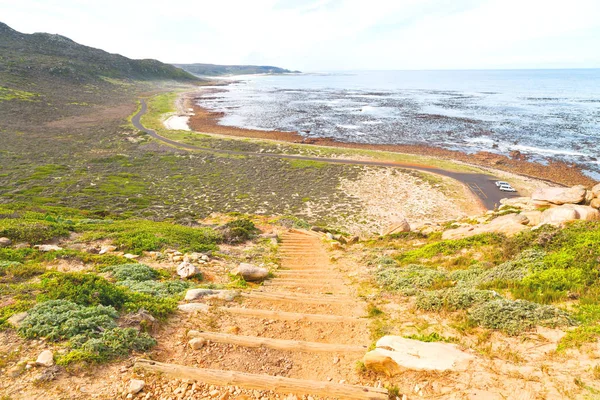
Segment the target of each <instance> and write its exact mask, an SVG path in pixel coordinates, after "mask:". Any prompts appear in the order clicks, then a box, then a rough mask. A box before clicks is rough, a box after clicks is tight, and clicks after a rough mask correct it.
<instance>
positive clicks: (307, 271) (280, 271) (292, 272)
mask: <svg viewBox="0 0 600 400" xmlns="http://www.w3.org/2000/svg"><path fill="white" fill-rule="evenodd" d="M275 274H276V275H279V274H281V275H297V274H306V275H308V274H325V275H327V274H332V275H334V274H337V272H336V271H335V270H333V269H323V268H311V269H309V268H305V269H278V270H277V271H275Z"/></svg>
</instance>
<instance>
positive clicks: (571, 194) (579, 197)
mask: <svg viewBox="0 0 600 400" xmlns="http://www.w3.org/2000/svg"><path fill="white" fill-rule="evenodd" d="M585 194H586V190H585V188H584V187H583V186H574V187H572V188H557V187H551V188H542V189H537V190H536V191H535V192H533V194H532V195H531V199H532V200H535V201H547V202H549V203H552V204H558V205H562V204H579V203H581V202H583V201H584V200H585Z"/></svg>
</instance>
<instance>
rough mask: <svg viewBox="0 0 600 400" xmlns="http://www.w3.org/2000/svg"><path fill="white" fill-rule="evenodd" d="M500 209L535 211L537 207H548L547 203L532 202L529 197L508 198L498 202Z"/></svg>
mask: <svg viewBox="0 0 600 400" xmlns="http://www.w3.org/2000/svg"><path fill="white" fill-rule="evenodd" d="M500 204H502V206H500V209H502V208H505V207H515V208H520V209H522V210H535V209H537V208H539V207H543V206H547V205H550V203H548V202H547V201H540V200H535V201H534V200H532V199H531V197H510V198H505V199H501V200H500Z"/></svg>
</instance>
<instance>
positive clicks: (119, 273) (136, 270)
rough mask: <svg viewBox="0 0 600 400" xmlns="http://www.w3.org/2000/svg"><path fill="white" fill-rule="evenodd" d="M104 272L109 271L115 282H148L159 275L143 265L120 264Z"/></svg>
mask: <svg viewBox="0 0 600 400" xmlns="http://www.w3.org/2000/svg"><path fill="white" fill-rule="evenodd" d="M104 270H106V271H111V272H112V276H113V277H114V278H115V280H117V281H125V280H129V281H136V282H142V281H149V280H154V279H157V278H158V277H159V273H158V271H157V270H155V269H154V268H151V267H149V266H147V265H145V264H120V265H113V266H110V267H107V268H104Z"/></svg>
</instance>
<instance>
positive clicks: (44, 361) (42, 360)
mask: <svg viewBox="0 0 600 400" xmlns="http://www.w3.org/2000/svg"><path fill="white" fill-rule="evenodd" d="M35 363H36V365H39V366H41V367H51V366H53V365H54V354H52V352H51V351H50V350H44V351H42V352H41V353H40V355H39V356H38V358H37V360H36V361H35Z"/></svg>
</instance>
